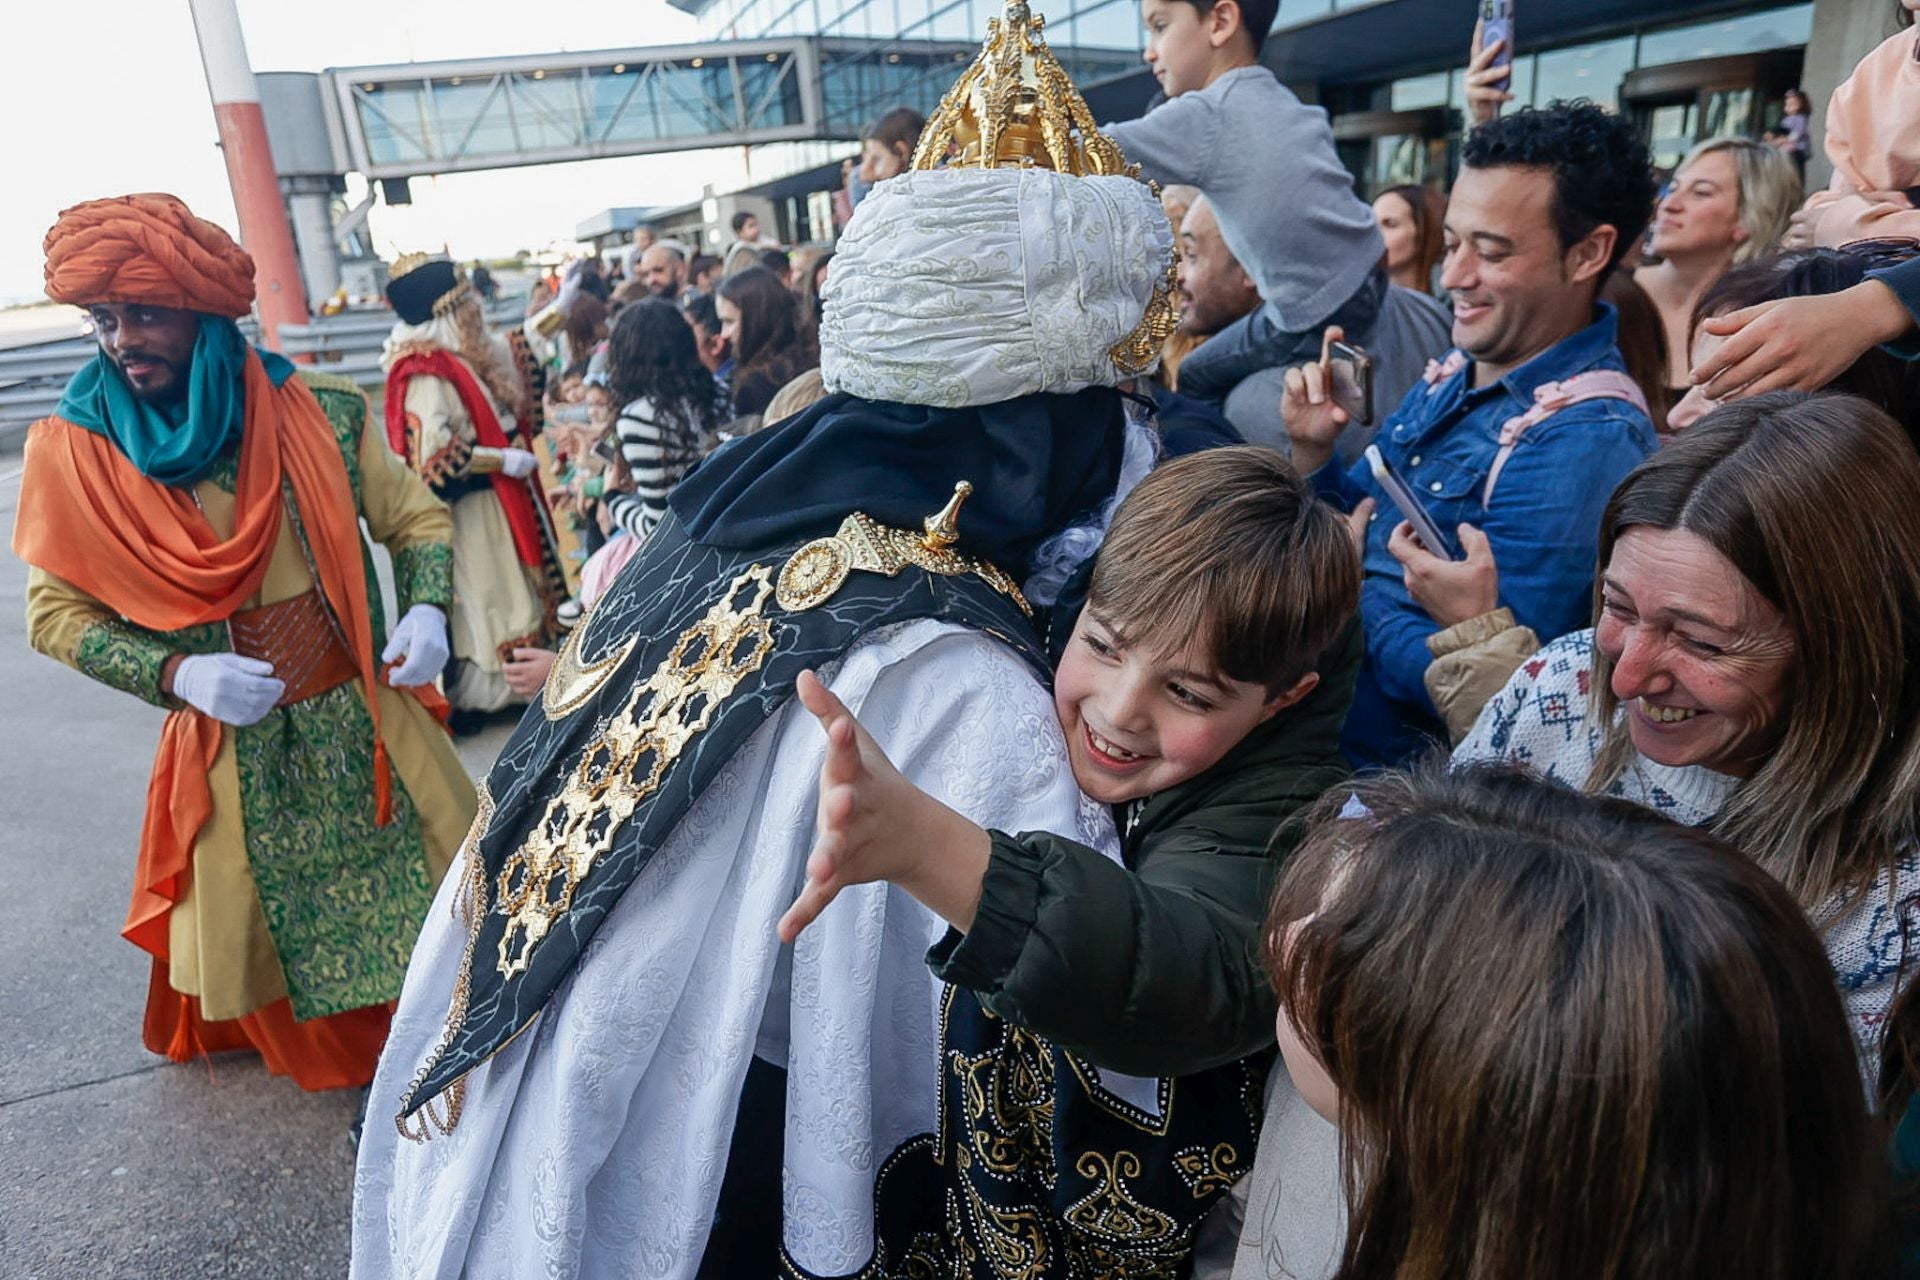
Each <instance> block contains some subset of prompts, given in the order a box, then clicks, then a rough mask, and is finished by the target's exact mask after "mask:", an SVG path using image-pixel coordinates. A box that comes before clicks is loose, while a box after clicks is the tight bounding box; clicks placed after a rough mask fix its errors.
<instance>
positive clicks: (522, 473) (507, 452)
mask: <svg viewBox="0 0 1920 1280" xmlns="http://www.w3.org/2000/svg"><path fill="white" fill-rule="evenodd" d="M539 465H540V459H538V458H536V457H534V456H533V455H532V454H531V453H528V452H527V451H526V450H525V449H502V450H501V451H500V469H501V470H502V471H504V472H506V473H507V474H508V475H510V476H512V477H513V478H514V479H515V480H525V479H526V478H527V477H528V476H530V475H532V474H533V469H534V468H535V467H537V466H539Z"/></svg>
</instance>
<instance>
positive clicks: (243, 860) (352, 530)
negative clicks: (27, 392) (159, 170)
mask: <svg viewBox="0 0 1920 1280" xmlns="http://www.w3.org/2000/svg"><path fill="white" fill-rule="evenodd" d="M46 253H47V268H46V280H47V286H46V288H47V294H48V296H49V297H52V298H53V299H55V300H56V301H59V302H66V303H72V304H75V305H78V306H82V307H85V308H87V309H88V311H89V313H90V314H91V316H92V318H93V323H94V325H95V326H96V328H97V331H98V334H99V340H100V351H99V354H98V355H97V356H96V357H95V358H94V359H93V361H92V362H91V363H89V364H87V365H86V366H85V367H83V368H82V369H81V370H80V372H79V373H77V374H75V375H74V378H73V380H72V381H71V382H70V383H69V384H68V385H67V390H66V394H65V395H64V396H63V397H62V399H61V402H60V406H59V409H58V410H57V411H56V413H55V414H54V416H52V417H50V418H45V419H42V420H41V421H39V422H37V423H35V424H34V425H33V428H32V429H31V431H30V432H29V434H28V436H27V446H26V465H25V471H24V475H23V478H22V480H21V490H20V508H19V515H18V520H17V523H16V526H15V530H14V550H15V551H16V552H18V553H19V555H20V557H21V558H22V559H24V560H25V561H26V562H27V563H28V564H29V565H30V566H32V568H31V572H30V573H29V576H28V579H27V632H28V638H29V639H30V641H31V642H32V644H33V647H34V648H36V649H38V650H39V651H40V652H42V653H45V654H48V655H49V656H51V657H54V658H57V659H58V660H60V661H61V662H64V663H66V664H67V665H68V666H71V667H73V668H74V669H76V670H78V671H79V672H81V673H82V674H83V675H87V676H91V677H92V678H93V679H95V680H98V681H100V682H101V683H103V684H107V685H110V686H112V687H113V688H116V689H119V690H122V691H123V692H126V693H130V694H133V695H134V696H135V697H138V698H142V699H144V700H145V701H147V702H150V703H153V704H154V705H156V706H159V707H163V708H165V709H166V710H167V711H168V713H169V714H168V716H167V719H166V723H165V727H164V728H163V729H162V730H161V735H160V745H159V750H158V753H157V754H156V756H155V759H154V768H153V776H152V780H151V782H150V784H149V786H148V790H147V812H146V820H145V824H144V826H143V828H142V831H141V837H140V853H139V860H138V867H137V875H136V878H135V881H134V888H133V900H132V903H131V905H130V907H129V909H128V913H127V921H126V925H125V927H124V929H123V930H122V932H123V934H124V935H125V937H126V938H127V939H128V940H129V941H131V942H133V943H134V944H135V945H137V946H139V947H140V948H142V949H143V950H145V951H147V952H148V953H149V954H151V956H152V957H153V965H152V976H151V980H150V983H149V988H148V995H147V1010H146V1025H145V1041H146V1045H147V1047H148V1048H149V1049H151V1050H153V1051H154V1052H155V1053H164V1054H166V1055H167V1056H168V1057H169V1058H171V1059H173V1060H174V1061H185V1060H187V1059H188V1058H190V1057H192V1056H195V1055H197V1054H200V1053H211V1052H218V1051H221V1050H227V1049H246V1048H251V1049H254V1050H256V1051H258V1052H259V1054H260V1055H261V1057H262V1058H263V1059H264V1060H265V1063H266V1066H267V1068H268V1070H270V1071H272V1072H274V1073H275V1074H278V1075H287V1076H291V1077H292V1078H293V1079H294V1081H295V1082H296V1083H298V1084H299V1085H300V1086H301V1087H302V1088H306V1089H325V1088H339V1087H344V1086H351V1085H363V1084H365V1083H367V1081H368V1080H370V1079H371V1078H372V1075H373V1068H374V1064H375V1062H376V1061H377V1059H378V1056H379V1052H380V1046H381V1044H382V1043H383V1042H384V1040H385V1038H386V1034H387V1027H388V1022H389V1019H390V1016H391V1014H390V1010H391V1002H392V1001H393V1000H394V998H395V997H396V996H397V995H398V993H399V990H400V983H401V979H402V977H403V976H404V974H405V971H406V965H407V957H408V952H409V950H410V948H411V946H412V944H413V938H414V935H415V933H416V932H417V930H418V928H419V920H420V917H421V916H422V915H423V914H424V913H425V911H426V909H427V905H428V903H429V902H430V901H431V900H432V897H433V892H434V887H435V885H436V883H437V882H438V881H439V879H440V877H441V875H442V874H443V873H444V871H445V870H446V867H447V864H448V861H449V859H450V857H451V856H452V854H453V853H454V851H455V850H456V849H457V848H458V847H459V843H460V840H461V836H462V834H463V833H464V832H465V831H466V829H467V827H468V825H469V824H470V822H471V820H472V817H473V812H474V792H473V787H472V784H471V783H470V782H469V781H468V778H467V775H466V772H465V770H464V769H463V768H462V767H461V765H460V761H459V758H458V757H457V756H456V755H455V754H454V751H453V747H452V744H451V743H450V741H449V740H448V738H447V735H446V732H445V730H444V729H443V728H442V727H441V724H440V722H439V720H438V719H437V718H436V715H435V712H434V711H433V710H430V709H429V708H430V706H437V707H438V708H439V709H440V710H442V711H444V709H445V702H444V700H442V699H441V698H440V696H439V694H438V692H437V691H436V690H434V688H433V686H432V681H433V679H434V678H435V676H437V675H438V674H439V672H440V668H441V667H442V666H443V665H444V664H445V662H446V658H447V627H446V614H445V609H446V606H447V602H448V600H449V599H450V598H451V594H452V563H451V562H452V550H451V547H450V537H451V532H452V530H451V524H450V521H449V519H448V516H447V510H446V508H445V507H444V506H443V505H441V504H440V503H439V502H438V501H436V500H435V499H434V497H433V495H432V494H431V493H429V492H428V491H427V488H426V486H425V485H423V484H421V483H420V481H419V479H418V478H417V477H415V476H414V475H413V474H412V473H411V472H409V471H408V470H407V469H406V467H405V466H404V465H402V464H401V462H400V461H399V459H397V458H395V457H394V456H393V455H392V454H391V452H390V451H389V450H388V449H387V447H386V442H385V441H384V440H383V439H382V438H381V437H380V435H379V434H378V433H377V432H371V433H370V432H369V431H368V430H367V402H366V397H365V396H363V395H362V394H361V393H360V391H359V390H358V388H356V387H355V386H354V385H353V384H352V383H350V382H348V381H346V380H345V379H341V378H331V377H326V376H323V375H315V374H308V373H301V374H299V375H298V376H296V375H295V371H294V368H293V366H292V365H291V364H289V363H288V362H287V361H285V360H283V359H281V358H280V357H279V356H277V355H273V354H271V353H268V352H264V351H258V350H255V349H254V348H252V347H249V346H248V345H247V343H246V341H245V339H244V338H243V337H242V336H241V333H240V330H239V327H238V326H237V325H236V324H235V323H234V317H237V316H243V315H245V314H246V313H247V311H248V308H249V307H250V306H251V304H252V302H253V296H254V267H253V260H252V259H251V258H250V257H248V256H247V254H246V253H245V252H244V251H243V250H241V248H240V246H238V245H237V244H235V243H234V242H233V240H232V239H231V238H230V237H229V236H228V235H227V233H226V232H225V231H223V230H221V229H220V228H219V227H217V226H215V225H214V224H213V223H210V222H207V221H205V220H204V219H201V218H197V217H195V216H194V215H193V214H192V213H191V212H190V211H189V210H188V209H187V207H186V206H185V205H184V204H182V203H181V202H180V201H179V200H177V199H175V198H174V197H172V196H166V195H134V196H124V197H120V198H117V199H109V200H92V201H88V202H87V203H85V204H80V205H76V206H74V207H73V208H71V209H68V210H67V211H66V212H64V213H62V214H61V215H60V220H59V222H58V223H56V224H55V226H54V228H53V229H52V230H51V231H50V232H48V234H47V240H46ZM362 519H364V520H365V521H366V526H367V528H368V529H369V530H370V531H371V533H372V535H373V537H374V538H375V539H376V540H378V541H380V542H382V543H384V544H385V546H386V547H387V549H388V550H389V551H390V552H391V553H392V556H393V566H394V583H395V587H396V588H397V594H398V596H399V600H400V609H401V614H400V619H399V621H398V623H397V624H396V625H395V626H394V628H393V631H392V634H391V636H387V635H385V631H386V628H385V624H384V620H383V618H382V616H381V600H380V594H379V591H378V588H377V586H376V584H375V580H374V575H373V567H372V561H371V559H370V558H369V555H368V551H367V548H366V546H365V544H364V543H363V542H362V540H361V536H360V522H361V520H362ZM376 655H377V656H376ZM383 663H386V664H391V665H390V666H388V667H387V668H386V669H385V670H383V669H382V664H383Z"/></svg>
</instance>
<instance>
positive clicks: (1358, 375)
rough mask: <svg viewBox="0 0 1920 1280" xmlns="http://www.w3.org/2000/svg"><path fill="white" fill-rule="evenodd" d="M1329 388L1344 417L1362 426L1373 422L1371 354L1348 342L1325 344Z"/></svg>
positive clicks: (1367, 425)
mask: <svg viewBox="0 0 1920 1280" xmlns="http://www.w3.org/2000/svg"><path fill="white" fill-rule="evenodd" d="M1327 373H1328V381H1329V382H1330V383H1331V384H1332V385H1331V386H1330V387H1329V389H1328V390H1329V392H1330V394H1331V395H1332V396H1333V402H1334V403H1335V404H1337V405H1339V406H1340V407H1341V408H1342V409H1345V410H1346V411H1347V417H1348V418H1350V419H1352V420H1353V421H1354V422H1357V423H1359V424H1360V425H1361V426H1363V427H1369V426H1372V425H1373V357H1372V356H1370V355H1368V354H1367V353H1366V351H1365V350H1363V349H1362V348H1360V347H1356V346H1354V345H1353V344H1352V343H1351V342H1330V343H1328V344H1327Z"/></svg>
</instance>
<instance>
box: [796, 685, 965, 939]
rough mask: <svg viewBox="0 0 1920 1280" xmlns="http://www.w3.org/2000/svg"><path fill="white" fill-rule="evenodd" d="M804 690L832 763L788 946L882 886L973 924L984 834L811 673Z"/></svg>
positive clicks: (960, 923)
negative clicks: (848, 899) (841, 900)
mask: <svg viewBox="0 0 1920 1280" xmlns="http://www.w3.org/2000/svg"><path fill="white" fill-rule="evenodd" d="M796 692H797V693H798V695H799V698H800V703H801V705H802V706H804V707H805V708H806V709H807V710H808V711H809V712H811V713H812V714H813V717H814V718H815V719H816V720H818V721H819V722H820V727H821V728H822V729H824V730H826V734H827V756H826V760H825V761H824V762H823V763H822V764H821V766H820V802H819V809H818V813H817V816H816V824H817V826H816V833H815V836H814V843H813V852H812V853H810V854H809V855H808V856H807V883H806V885H805V887H804V888H802V889H801V891H800V896H799V898H797V899H795V901H794V903H793V905H792V906H791V907H788V908H787V912H786V914H785V915H783V916H782V917H780V926H779V929H780V940H781V941H782V942H792V941H793V940H794V939H795V938H797V937H799V936H800V932H801V930H803V929H805V928H806V927H807V926H808V925H810V924H812V923H813V922H814V921H815V920H817V919H819V917H820V913H821V912H822V911H824V910H826V908H827V904H828V903H830V902H832V901H833V900H834V898H836V897H837V896H839V893H840V891H841V890H842V889H844V888H846V887H847V886H849V885H856V884H870V883H872V882H874V881H876V880H889V881H892V882H893V883H895V884H898V885H899V886H900V887H901V888H903V889H905V890H906V891H907V892H908V893H910V894H912V895H913V896H914V897H916V898H918V899H919V900H920V901H921V902H923V903H925V904H926V905H927V906H929V907H931V908H932V909H933V910H934V911H936V912H938V913H939V914H940V915H941V916H942V917H943V918H945V919H946V920H947V922H948V923H950V924H952V925H953V926H954V927H956V928H959V929H965V928H967V927H969V926H970V925H971V924H972V923H973V915H974V911H975V910H976V909H977V908H978V906H979V903H980V881H981V878H982V877H983V876H985V874H986V868H987V862H988V860H989V858H990V857H991V855H992V848H993V846H992V840H991V838H990V837H989V836H988V835H987V833H986V831H985V830H983V829H982V828H980V827H978V826H975V825H974V824H973V823H971V822H969V821H967V820H966V819H965V818H963V817H961V816H960V815H959V814H957V813H955V812H954V811H953V810H951V809H949V808H947V806H946V805H944V804H941V803H940V802H939V801H938V800H935V799H934V798H933V797H932V796H930V795H928V794H927V793H926V792H924V791H922V790H920V788H918V787H916V786H914V785H913V783H912V782H910V781H908V780H907V778H906V777H905V776H904V775H902V774H901V772H900V771H899V770H898V769H896V768H894V767H893V762H892V761H890V760H888V759H887V755H886V752H884V751H882V750H881V749H880V745H879V744H878V743H877V742H875V741H874V740H873V736H872V735H871V734H869V733H868V732H867V731H866V728H865V727H864V726H862V725H861V723H860V722H859V720H857V719H855V718H854V715H853V713H852V712H851V711H848V710H847V708H846V704H844V703H842V702H841V701H840V699H839V698H837V697H835V696H834V695H833V693H832V691H830V690H829V689H828V688H827V687H826V686H825V685H824V684H822V683H820V680H819V679H818V678H817V677H816V676H815V675H814V674H813V673H812V672H811V671H806V672H802V673H801V675H800V680H799V683H798V686H797V689H796Z"/></svg>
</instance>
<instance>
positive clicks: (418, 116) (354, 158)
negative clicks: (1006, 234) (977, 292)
mask: <svg viewBox="0 0 1920 1280" xmlns="http://www.w3.org/2000/svg"><path fill="white" fill-rule="evenodd" d="M978 48H979V46H978V44H977V43H975V42H970V41H952V42H944V43H943V42H933V41H926V40H912V41H886V40H876V39H847V38H836V37H826V36H805V35H796V36H786V37H770V38H766V39H758V40H722V41H712V42H708V43H700V44H678V45H652V46H642V47H635V48H626V49H600V50H594V51H590V52H581V53H549V54H527V55H521V56H514V57H505V58H476V59H470V60H466V61H451V62H407V63H395V64H388V65H381V66H360V67H333V68H329V69H328V70H325V71H320V72H263V73H260V74H259V75H258V76H257V77H256V79H257V81H258V85H259V90H260V101H261V106H262V109H263V112H264V114H265V116H266V122H267V132H268V136H269V140H270V143H271V146H272V149H273V159H274V168H275V170H276V171H277V172H278V175H279V177H280V184H281V190H282V191H283V192H284V193H285V195H286V197H287V200H288V205H289V212H290V213H291V215H292V222H293V229H294V238H295V240H296V242H297V244H298V246H299V250H300V257H301V265H302V272H303V274H304V275H305V277H306V282H307V292H308V296H309V297H310V298H315V299H319V298H324V297H326V296H327V295H328V294H330V293H332V292H333V291H334V289H335V287H336V286H337V285H338V282H339V275H340V267H339V260H340V251H341V249H342V247H348V248H349V250H350V251H351V246H352V245H353V241H354V238H355V237H356V236H357V235H358V234H359V232H360V229H361V228H362V227H363V226H364V222H365V218H366V214H367V211H368V209H369V208H370V207H371V206H372V204H373V201H374V198H375V196H374V193H373V192H372V191H370V192H369V194H368V197H367V199H366V200H364V201H363V202H362V203H361V204H360V205H359V207H357V208H355V209H351V210H348V211H346V213H345V216H344V217H338V218H336V216H335V212H334V209H333V201H334V198H335V197H336V196H337V195H339V194H340V193H342V192H344V191H345V189H346V183H345V175H346V174H349V173H359V174H363V175H365V176H366V177H367V178H369V179H371V180H373V182H374V183H377V184H380V186H381V188H382V189H384V190H385V191H386V192H387V195H388V198H389V200H390V201H392V202H397V201H399V200H404V199H405V196H404V194H402V193H403V192H404V187H403V186H402V185H401V184H403V183H404V181H405V180H406V179H408V178H414V177H422V176H426V175H430V174H441V173H460V172H468V171H473V170H479V169H502V168H512V167H516V166H522V165H538V164H551V163H558V162H561V161H569V160H589V159H599V158H604V157H612V156H636V155H649V154H658V153H662V152H671V151H693V150H700V149H703V148H709V147H730V146H752V145H757V144H762V143H776V142H804V141H828V142H832V141H851V140H854V139H856V138H858V137H859V131H860V129H861V128H862V127H863V126H864V125H865V124H866V123H867V120H866V118H865V117H866V115H867V113H868V112H869V111H870V110H871V104H872V103H873V102H874V101H876V100H885V99H886V98H888V97H889V96H890V95H895V94H898V95H900V98H901V100H908V101H911V100H914V99H916V98H920V97H924V96H926V93H927V90H928V89H929V88H930V87H931V86H934V85H937V86H938V87H939V88H940V89H942V90H944V88H945V86H946V85H948V84H951V83H952V81H953V80H954V79H955V78H956V77H957V76H958V75H959V73H960V72H961V71H962V70H964V68H965V65H966V63H967V62H968V61H969V60H970V59H971V58H972V57H973V56H974V54H975V52H977V50H978ZM1125 57H1126V60H1127V61H1128V62H1130V61H1131V55H1125ZM1122 65H1124V63H1119V62H1117V63H1116V67H1115V69H1116V70H1117V69H1119V67H1120V66H1122ZM936 96H937V95H936Z"/></svg>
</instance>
